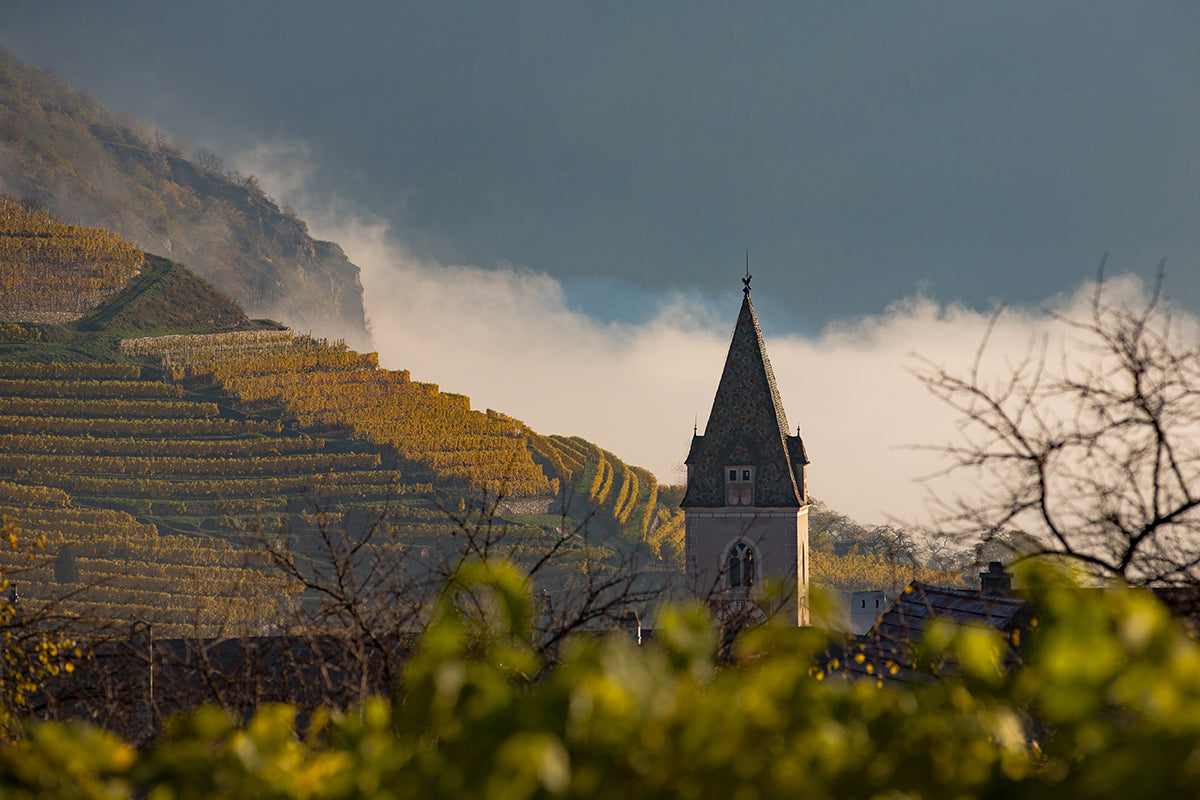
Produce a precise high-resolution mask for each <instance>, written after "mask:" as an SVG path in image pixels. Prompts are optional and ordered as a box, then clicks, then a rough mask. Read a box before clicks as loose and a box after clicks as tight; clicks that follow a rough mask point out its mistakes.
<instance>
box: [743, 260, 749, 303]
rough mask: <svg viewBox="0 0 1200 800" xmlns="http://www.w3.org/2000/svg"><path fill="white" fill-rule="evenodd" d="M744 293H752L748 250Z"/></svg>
mask: <svg viewBox="0 0 1200 800" xmlns="http://www.w3.org/2000/svg"><path fill="white" fill-rule="evenodd" d="M742 294H745V295H749V294H750V251H749V250H747V251H746V277H744V278H742Z"/></svg>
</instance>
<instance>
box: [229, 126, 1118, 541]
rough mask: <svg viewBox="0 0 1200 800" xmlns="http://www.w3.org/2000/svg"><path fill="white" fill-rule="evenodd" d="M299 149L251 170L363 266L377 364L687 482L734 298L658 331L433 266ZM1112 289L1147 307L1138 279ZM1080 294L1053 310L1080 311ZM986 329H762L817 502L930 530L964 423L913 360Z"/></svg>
mask: <svg viewBox="0 0 1200 800" xmlns="http://www.w3.org/2000/svg"><path fill="white" fill-rule="evenodd" d="M281 152H282V154H283V155H284V156H285V157H284V158H282V159H281V158H279V155H280V153H281ZM305 154H306V153H305V151H304V149H303V147H299V146H296V145H289V146H288V147H286V148H283V150H282V151H280V150H279V149H278V148H276V149H272V148H260V149H259V151H258V153H257V160H256V161H255V169H254V170H253V171H254V172H255V173H256V174H257V175H258V176H259V178H260V180H261V181H262V182H263V185H264V187H266V188H267V190H268V191H269V192H271V193H273V194H275V195H276V196H277V197H280V199H281V200H283V201H285V202H290V203H292V204H294V205H295V206H296V207H297V208H299V209H300V211H301V213H302V215H303V216H304V218H305V219H306V220H307V221H308V223H309V225H310V228H311V230H312V231H313V233H314V235H316V236H317V237H319V238H324V239H329V240H332V241H336V242H338V243H339V244H340V245H341V246H342V247H343V248H344V249H345V250H346V253H347V254H348V255H349V257H350V259H351V260H352V261H353V262H354V263H355V264H357V265H358V266H359V267H360V268H361V269H362V279H363V284H364V287H365V302H366V310H367V315H368V317H369V318H370V320H371V324H372V328H373V333H374V337H375V342H376V346H377V348H378V350H379V355H380V362H381V364H382V365H383V366H386V367H390V368H394V369H408V370H411V372H412V376H413V379H414V380H423V381H429V382H434V383H437V384H439V385H440V387H441V388H442V389H443V390H444V391H453V392H460V393H463V394H466V395H469V396H470V397H471V400H472V405H473V407H475V408H480V409H482V408H495V409H497V410H500V411H503V412H505V413H507V414H511V415H513V416H515V417H518V418H520V419H522V420H524V421H525V422H527V423H528V424H529V425H530V426H532V427H533V428H534V429H535V430H537V431H539V432H541V433H545V434H551V433H561V434H567V435H581V436H583V437H585V438H587V439H589V440H591V441H594V442H595V443H597V444H599V445H600V446H601V447H604V448H607V449H609V450H611V451H613V452H615V453H616V454H618V455H619V456H620V457H621V458H623V459H625V460H626V461H628V462H630V463H634V464H638V465H641V466H645V467H648V468H649V469H651V470H653V471H654V472H655V474H657V475H658V476H659V478H660V480H663V481H666V482H681V481H682V475H683V468H682V461H683V458H684V457H685V456H686V454H687V449H688V444H689V441H690V436H691V433H692V424H693V420H694V419H696V415H697V414H698V415H699V416H698V423H699V426H700V429H701V430H703V428H704V424H705V421H706V419H705V418H706V415H707V413H708V410H709V408H710V406H711V404H712V400H713V395H714V393H715V391H716V386H717V382H718V379H719V378H720V372H721V368H722V365H723V363H724V358H725V351H726V349H727V347H728V344H729V335H730V333H731V331H732V328H733V324H734V321H735V319H736V316H737V311H738V308H737V305H736V302H735V303H733V304H732V305H730V307H728V308H720V309H713V308H709V307H705V306H703V305H701V304H699V302H698V301H697V300H696V299H695V298H694V297H690V296H684V295H671V296H665V297H663V298H662V301H661V302H660V305H659V308H658V312H657V314H655V315H654V316H653V318H652V319H650V321H648V322H646V323H643V324H624V323H603V322H599V321H597V320H596V319H593V318H591V317H589V316H587V315H586V314H584V313H580V312H578V311H574V310H572V309H570V308H568V306H567V303H566V300H565V296H564V292H563V288H562V286H561V285H560V284H559V282H558V281H556V280H555V279H554V278H552V277H550V276H548V275H546V274H544V273H540V272H536V271H533V270H530V269H526V268H522V267H516V266H502V267H500V268H497V269H482V268H478V267H472V266H456V265H443V264H438V263H434V262H431V261H427V260H421V259H419V258H416V257H414V256H413V255H412V254H411V253H410V252H409V251H408V250H407V249H406V248H405V247H404V245H403V243H402V242H399V241H396V240H395V238H394V237H393V236H391V235H390V234H389V231H388V229H387V227H386V226H385V225H384V224H382V223H380V222H378V221H373V220H371V219H370V218H369V217H367V216H365V215H363V214H361V213H342V210H339V209H335V208H329V207H328V206H326V207H313V206H312V205H311V204H306V203H305V201H304V194H303V186H304V180H305V176H306V175H307V173H306V171H305V170H304V168H303V167H302V166H300V167H295V166H293V167H286V168H284V169H280V168H278V167H273V166H272V165H273V164H281V165H285V164H287V163H290V162H293V161H296V160H299V161H302V160H303V158H301V159H296V158H295V156H296V155H300V156H304V155H305ZM239 163H245V161H244V160H239ZM277 173H278V174H277ZM757 288H758V290H759V291H760V292H761V291H769V290H770V287H769V286H766V285H760V286H759V287H757ZM1110 288H1111V289H1113V290H1115V291H1117V292H1119V293H1120V294H1122V295H1123V296H1126V297H1131V298H1135V299H1136V298H1140V297H1141V296H1142V295H1141V292H1142V289H1141V286H1140V284H1138V283H1137V282H1136V280H1135V279H1132V278H1128V279H1126V278H1122V279H1118V280H1115V281H1112V282H1110ZM1084 293H1085V289H1081V290H1080V294H1077V295H1075V296H1071V297H1065V298H1056V299H1051V300H1049V301H1048V304H1049V305H1050V306H1051V307H1052V308H1056V309H1060V310H1064V311H1070V310H1071V309H1073V308H1074V309H1076V310H1079V309H1080V308H1081V306H1080V303H1082V302H1084V300H1085V298H1084V297H1083V294H1084ZM990 318H991V314H989V313H980V312H977V311H973V310H970V309H966V308H962V307H958V306H948V307H945V306H939V305H938V304H936V303H934V302H932V301H930V300H928V299H925V298H921V297H915V298H909V299H906V300H903V301H900V302H898V303H896V304H894V305H893V306H892V307H891V308H889V309H888V310H887V311H886V312H885V313H883V314H880V315H877V316H872V317H867V318H864V319H861V320H856V321H852V322H845V323H843V324H839V325H836V326H831V327H830V328H829V329H827V330H825V331H823V332H822V333H821V334H820V335H819V336H818V337H816V338H805V337H800V336H795V335H787V334H783V333H780V332H777V331H771V330H765V331H764V335H765V338H766V343H767V349H768V352H769V354H770V358H771V361H772V365H773V367H774V371H775V375H776V378H777V380H778V383H779V387H780V391H781V394H782V397H783V401H784V405H785V407H786V410H787V413H788V419H789V421H790V422H791V424H792V425H793V426H796V425H797V424H798V425H800V427H801V428H802V432H803V435H804V439H805V444H806V447H807V449H808V453H809V457H810V458H811V459H812V462H813V463H812V466H811V471H810V479H809V488H810V491H811V492H812V493H813V494H814V495H815V496H817V497H820V498H821V499H822V500H824V501H826V502H827V503H829V504H830V505H831V506H832V507H834V508H836V509H837V510H839V511H841V512H843V513H847V514H850V515H851V516H853V517H855V518H857V519H859V520H860V521H863V522H879V521H884V520H886V519H889V518H891V519H899V520H901V521H916V522H919V521H924V520H925V516H926V515H925V513H924V509H925V505H926V503H925V500H926V492H925V489H924V488H923V487H922V486H921V485H919V484H918V483H916V481H915V479H916V478H918V477H920V476H923V475H927V474H929V473H932V472H934V471H936V470H937V469H938V468H939V466H940V464H941V462H940V461H939V458H938V456H937V455H935V454H933V453H930V452H928V451H922V450H919V449H914V448H913V446H914V445H930V444H933V445H938V444H944V443H946V442H949V441H951V440H953V439H954V438H955V435H956V429H955V422H956V420H955V418H954V417H953V415H952V414H951V413H950V412H949V411H948V410H947V409H946V408H945V407H944V406H943V405H942V404H941V403H940V402H939V401H938V400H936V399H935V398H933V397H932V396H931V395H930V394H929V393H928V392H927V391H926V390H925V388H924V387H923V386H922V385H921V384H920V383H919V382H918V381H917V380H916V379H915V378H914V377H913V376H912V374H911V373H910V371H909V370H910V369H911V368H912V366H913V365H914V363H915V362H914V354H920V355H921V356H922V357H924V358H926V359H928V360H929V361H931V362H933V363H936V364H942V365H945V366H947V367H948V368H950V369H951V370H952V371H965V370H967V369H969V367H970V365H971V363H972V360H973V358H974V356H975V354H976V350H977V348H978V346H979V343H980V342H981V340H982V338H983V336H984V334H985V331H986V330H987V327H988V324H989V320H990ZM1038 338H1045V339H1046V340H1047V341H1050V342H1051V344H1052V345H1054V346H1059V345H1062V344H1063V343H1066V342H1067V339H1066V334H1065V332H1064V330H1063V329H1062V327H1061V326H1060V325H1057V324H1056V323H1054V322H1053V321H1051V320H1050V319H1048V318H1047V317H1046V316H1044V315H1042V314H1040V313H1039V314H1033V313H1030V312H1026V311H1021V310H1012V311H1007V312H1006V313H1005V314H1003V315H1002V316H1001V317H1000V318H999V320H998V322H997V324H996V326H995V328H994V329H993V330H992V333H991V336H990V339H989V347H988V358H987V359H985V361H984V373H985V374H988V375H994V376H1000V375H1002V374H1004V373H1005V372H1006V370H1010V369H1011V367H1012V365H1013V364H1014V363H1015V362H1016V361H1017V360H1019V359H1020V358H1021V357H1022V356H1023V355H1024V354H1025V353H1026V352H1027V350H1028V348H1029V346H1030V342H1031V340H1034V339H1038ZM1055 343H1058V344H1057V345H1056V344H1055ZM955 488H957V489H962V486H961V485H960V486H957V487H955Z"/></svg>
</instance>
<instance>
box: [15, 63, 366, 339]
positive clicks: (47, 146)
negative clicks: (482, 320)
mask: <svg viewBox="0 0 1200 800" xmlns="http://www.w3.org/2000/svg"><path fill="white" fill-rule="evenodd" d="M0 191H3V192H7V193H9V194H13V195H16V196H17V197H21V198H31V199H33V200H35V201H37V202H38V203H39V204H41V205H43V206H45V207H46V208H48V209H49V210H50V211H52V212H54V213H56V214H60V215H63V216H65V217H67V218H69V219H71V220H72V221H78V222H80V223H82V224H86V225H94V226H98V227H102V228H107V229H108V230H111V231H115V232H117V233H119V234H121V235H122V236H124V237H125V238H127V239H130V240H133V241H135V242H137V243H138V244H139V245H140V246H141V248H142V249H143V250H148V251H151V252H158V253H164V254H166V255H168V256H170V257H171V258H173V259H175V260H178V261H182V262H185V263H187V264H188V265H189V267H190V268H191V269H193V270H194V271H195V272H196V273H197V274H199V275H200V276H202V277H203V278H205V279H207V280H209V281H210V282H212V283H213V284H214V285H215V286H216V287H217V288H218V289H219V290H220V291H222V292H224V293H225V294H227V295H229V296H230V297H231V298H233V299H234V300H235V301H236V302H237V303H238V304H239V305H241V306H242V307H243V308H245V309H247V310H248V311H249V312H250V313H251V314H252V315H254V316H261V317H270V318H272V319H279V320H282V321H284V322H286V323H287V324H288V325H290V326H291V327H293V328H296V329H298V330H314V331H318V332H320V333H321V334H322V335H325V336H331V337H334V338H344V339H345V340H346V341H348V342H350V343H351V344H352V345H354V346H357V347H363V346H365V345H366V344H367V343H368V334H367V330H366V321H365V317H364V312H363V304H362V284H361V283H360V282H359V270H358V267H356V266H355V265H354V264H352V263H351V262H350V261H349V260H348V259H347V258H346V255H345V253H343V252H342V250H341V248H340V247H338V246H337V245H336V244H332V243H330V242H319V241H315V240H314V239H312V237H310V236H309V235H308V231H307V228H306V226H305V224H304V222H303V221H301V220H299V219H298V218H296V217H295V216H294V215H291V214H288V213H285V212H284V211H282V210H281V209H280V208H279V207H278V205H276V204H275V203H274V202H273V201H272V200H271V199H269V198H268V197H267V196H266V195H265V194H264V193H263V191H262V189H261V188H260V187H259V185H258V183H257V181H256V180H255V179H254V178H253V176H241V175H237V174H236V173H234V174H229V173H226V172H225V171H224V170H223V168H222V166H221V164H220V160H219V159H218V158H216V157H215V156H214V155H213V154H211V153H205V152H203V151H201V152H200V153H198V154H197V155H196V157H195V159H194V160H192V159H191V157H190V153H189V149H188V147H187V145H185V144H183V143H181V142H172V141H169V140H167V139H165V138H164V137H162V136H161V135H160V134H159V133H158V132H156V131H155V130H154V129H153V128H151V127H150V126H149V125H147V124H146V123H144V122H139V121H137V120H135V119H133V118H132V117H130V116H129V115H114V114H112V113H110V112H109V111H108V110H106V109H105V108H104V107H103V106H101V105H100V104H99V103H97V102H96V101H95V100H93V99H92V98H90V97H89V96H88V95H87V93H86V92H81V91H76V90H74V89H72V88H71V87H69V86H67V85H66V84H64V83H62V82H61V81H60V80H58V79H57V78H56V77H55V76H54V74H53V73H52V72H51V71H47V70H43V69H40V68H37V67H31V66H26V65H24V64H22V63H21V62H20V61H19V60H18V59H17V58H15V57H14V56H12V55H11V54H10V53H8V52H7V51H5V50H3V49H0Z"/></svg>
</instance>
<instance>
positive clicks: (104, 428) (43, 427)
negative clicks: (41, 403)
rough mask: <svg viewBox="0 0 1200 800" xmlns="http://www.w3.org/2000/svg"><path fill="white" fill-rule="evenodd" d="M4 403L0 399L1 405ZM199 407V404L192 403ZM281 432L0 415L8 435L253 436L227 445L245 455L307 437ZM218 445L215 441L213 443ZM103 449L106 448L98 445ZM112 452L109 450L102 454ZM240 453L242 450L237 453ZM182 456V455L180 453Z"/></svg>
mask: <svg viewBox="0 0 1200 800" xmlns="http://www.w3.org/2000/svg"><path fill="white" fill-rule="evenodd" d="M3 405H4V403H3V401H2V400H0V406H3ZM194 405H200V404H194ZM205 405H207V404H205ZM281 430H282V426H281V425H280V424H279V421H278V420H258V419H247V420H239V419H222V418H220V417H200V418H195V417H190V418H189V417H180V418H176V419H149V418H135V419H120V418H114V417H86V418H79V417H48V416H40V415H35V416H15V415H11V414H0V432H4V433H10V434H57V435H62V436H65V437H67V438H75V437H79V436H82V437H92V436H103V437H112V436H120V437H138V436H143V437H144V436H162V437H181V436H189V437H198V438H197V439H195V440H192V441H201V440H203V437H212V436H242V437H253V438H248V439H240V440H231V441H230V442H229V444H230V445H231V446H232V444H233V441H244V442H246V445H245V446H246V447H248V448H250V450H247V451H246V454H247V455H250V454H252V451H253V448H254V443H255V442H257V441H268V442H277V443H279V444H278V446H279V447H281V448H284V449H281V450H279V451H278V452H281V453H282V452H291V449H290V448H291V443H297V444H298V443H299V442H301V441H302V440H303V439H305V438H307V437H299V436H289V437H286V438H277V437H278V434H279V433H280V431H281ZM271 435H274V436H273V437H272V438H269V439H263V438H261V437H264V436H271ZM130 441H134V442H137V441H146V440H145V439H131V440H130ZM312 442H313V449H320V448H321V447H322V446H323V445H324V442H323V441H322V440H321V439H313V440H312ZM283 443H287V444H283ZM213 444H214V445H215V444H217V442H213ZM97 446H98V447H104V446H106V445H97ZM105 452H112V451H105ZM238 452H242V451H238ZM181 455H182V454H181Z"/></svg>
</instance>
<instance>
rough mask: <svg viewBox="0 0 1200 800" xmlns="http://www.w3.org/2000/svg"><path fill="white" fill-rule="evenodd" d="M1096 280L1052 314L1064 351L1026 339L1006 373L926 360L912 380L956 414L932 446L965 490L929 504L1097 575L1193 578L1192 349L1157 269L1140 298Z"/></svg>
mask: <svg viewBox="0 0 1200 800" xmlns="http://www.w3.org/2000/svg"><path fill="white" fill-rule="evenodd" d="M1116 294H1117V293H1116V292H1114V291H1113V290H1112V287H1111V286H1109V285H1106V284H1105V282H1104V280H1103V264H1101V271H1100V277H1099V279H1098V281H1097V283H1096V286H1095V289H1094V291H1093V292H1092V294H1091V302H1090V304H1089V307H1088V309H1087V311H1086V312H1084V313H1082V314H1069V315H1059V314H1053V315H1051V317H1052V319H1053V320H1054V321H1055V322H1056V323H1058V324H1059V325H1061V326H1062V329H1063V330H1064V332H1065V333H1066V337H1067V338H1066V340H1065V341H1066V344H1067V346H1066V347H1065V348H1064V350H1063V355H1062V356H1061V359H1055V358H1052V357H1051V352H1052V350H1051V348H1050V347H1049V342H1048V341H1047V340H1046V339H1045V338H1043V339H1041V340H1040V341H1035V342H1033V343H1032V344H1031V345H1030V347H1029V348H1028V350H1027V351H1026V352H1025V353H1024V354H1023V356H1022V357H1021V358H1020V360H1018V361H1016V362H1015V363H1009V366H1008V368H1007V370H1006V373H1005V374H1004V376H1003V377H1002V378H1001V379H1000V380H999V381H996V380H994V379H991V378H989V377H987V375H986V374H985V372H986V371H985V370H984V368H983V366H982V364H983V361H984V358H985V355H988V346H989V341H988V340H989V338H990V336H991V333H992V331H993V329H994V326H995V324H996V321H997V319H998V318H999V313H1000V312H997V314H996V315H995V316H994V317H993V319H992V323H991V325H990V326H989V328H988V333H987V335H985V337H984V339H983V342H982V343H981V344H980V346H979V349H978V351H977V353H976V357H975V361H974V364H973V366H972V367H971V369H970V370H969V371H968V372H967V373H966V374H965V375H960V374H956V373H954V372H951V371H949V370H948V369H946V368H945V367H943V366H940V365H937V364H934V363H932V362H930V361H927V360H923V361H922V362H921V363H920V366H919V367H918V369H917V370H916V375H917V377H918V378H919V379H920V380H921V381H922V382H923V383H924V384H925V385H926V386H927V387H928V388H929V390H930V391H931V392H932V393H933V394H934V395H935V396H937V397H938V398H939V399H941V400H942V401H943V402H944V403H946V405H947V406H949V407H950V408H951V409H952V410H953V411H954V412H955V413H957V414H958V416H959V427H960V431H961V440H960V441H959V442H957V443H954V444H950V445H946V446H944V447H936V448H933V449H935V450H938V451H939V452H941V453H943V454H945V455H946V456H947V457H948V458H949V466H948V468H947V469H946V470H945V471H944V473H939V475H944V474H946V473H950V474H952V475H954V476H956V477H959V478H968V479H970V481H971V483H972V485H973V486H974V489H973V490H972V491H971V492H969V493H967V494H964V495H960V496H957V497H952V498H945V499H942V500H941V501H939V511H940V512H941V513H940V517H941V519H940V520H939V522H940V524H942V525H943V526H944V528H943V529H944V530H946V531H948V532H950V533H953V534H957V535H959V536H965V537H974V538H975V539H976V540H978V539H980V538H982V540H983V541H984V542H990V541H998V540H1002V539H1005V538H1007V539H1008V540H1010V541H1023V542H1025V543H1029V542H1033V543H1035V544H1036V548H1037V549H1038V550H1039V551H1040V552H1042V553H1050V554H1056V555H1060V556H1065V557H1068V558H1070V559H1072V560H1074V561H1075V562H1077V563H1081V564H1083V565H1085V566H1086V568H1087V569H1088V570H1090V571H1091V572H1092V573H1094V574H1096V575H1099V576H1109V577H1111V576H1120V577H1122V578H1124V579H1126V580H1128V581H1130V582H1133V583H1137V584H1143V585H1154V586H1182V585H1189V586H1193V585H1197V584H1200V580H1198V579H1200V349H1198V344H1197V336H1196V330H1195V327H1194V324H1193V323H1192V322H1191V321H1190V320H1189V319H1188V318H1186V317H1183V318H1180V317H1177V316H1175V315H1173V314H1172V311H1171V307H1170V304H1169V303H1168V302H1167V300H1166V298H1165V297H1164V295H1163V293H1162V267H1161V265H1160V268H1159V272H1158V276H1157V278H1156V280H1155V282H1154V284H1153V287H1152V291H1151V292H1150V295H1149V299H1141V298H1139V299H1138V300H1136V301H1133V302H1129V301H1122V300H1121V299H1120V298H1117V297H1115V295H1116Z"/></svg>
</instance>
